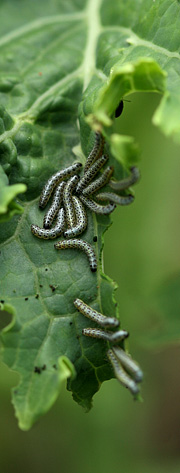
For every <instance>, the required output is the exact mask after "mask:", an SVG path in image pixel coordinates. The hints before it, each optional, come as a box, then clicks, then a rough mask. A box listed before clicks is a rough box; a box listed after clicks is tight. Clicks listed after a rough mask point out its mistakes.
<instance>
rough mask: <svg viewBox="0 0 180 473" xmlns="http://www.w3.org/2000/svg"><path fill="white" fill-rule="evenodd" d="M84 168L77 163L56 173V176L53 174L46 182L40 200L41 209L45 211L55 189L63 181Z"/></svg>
mask: <svg viewBox="0 0 180 473" xmlns="http://www.w3.org/2000/svg"><path fill="white" fill-rule="evenodd" d="M81 167H82V164H81V163H75V164H72V165H71V166H69V167H67V168H65V169H63V170H62V171H58V172H56V174H53V175H52V176H51V177H50V178H49V179H48V181H47V182H46V184H45V186H44V187H43V190H42V192H41V195H40V199H39V208H40V209H44V207H45V206H46V204H47V202H48V200H49V199H50V197H51V194H52V192H53V190H54V188H55V187H56V186H57V184H59V183H60V182H61V181H62V180H63V179H65V178H66V177H70V176H73V175H74V174H76V173H77V172H79V171H80V169H81Z"/></svg>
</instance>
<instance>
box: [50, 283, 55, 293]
mask: <svg viewBox="0 0 180 473" xmlns="http://www.w3.org/2000/svg"><path fill="white" fill-rule="evenodd" d="M49 287H50V288H51V290H52V292H54V291H55V290H56V287H55V286H52V284H49Z"/></svg>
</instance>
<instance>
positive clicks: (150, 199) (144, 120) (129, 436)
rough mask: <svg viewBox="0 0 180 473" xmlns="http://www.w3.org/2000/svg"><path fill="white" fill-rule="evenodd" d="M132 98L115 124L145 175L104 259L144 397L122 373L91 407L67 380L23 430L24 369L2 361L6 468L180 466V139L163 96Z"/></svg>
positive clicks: (1, 469) (87, 471)
mask: <svg viewBox="0 0 180 473" xmlns="http://www.w3.org/2000/svg"><path fill="white" fill-rule="evenodd" d="M128 98H129V97H128ZM130 100H131V102H125V109H124V112H123V114H122V116H121V117H120V118H119V119H118V120H117V121H116V127H117V128H118V129H119V130H120V131H121V132H122V133H123V134H128V135H132V136H135V139H136V140H137V142H138V143H139V144H140V147H141V150H142V154H141V158H142V159H141V162H140V170H141V176H142V177H141V181H140V182H139V184H138V185H136V187H135V191H136V199H135V202H134V204H133V205H132V206H129V207H125V208H123V207H122V208H121V207H119V208H118V209H116V211H115V212H114V213H113V217H112V218H113V225H112V226H111V228H110V229H109V231H108V232H107V233H106V236H105V248H104V265H105V272H106V273H107V274H108V275H109V276H110V277H112V279H114V280H115V281H117V283H118V286H119V288H118V289H117V291H116V299H117V301H118V304H119V310H120V315H121V321H122V327H123V328H125V329H128V330H129V331H130V339H129V349H130V352H131V354H132V356H133V357H134V358H135V359H137V360H138V362H139V363H140V364H141V366H142V368H143V371H144V382H143V386H142V395H143V399H144V401H143V402H142V403H138V402H134V401H133V399H132V397H131V395H130V393H129V392H127V391H126V390H125V389H124V388H122V387H121V385H120V384H119V383H118V382H117V381H116V380H114V379H113V380H111V381H108V382H105V383H104V384H103V385H102V387H101V389H100V391H99V392H98V393H97V394H96V396H95V398H94V407H93V409H92V410H91V411H90V412H89V413H88V414H85V413H84V412H83V410H82V409H81V408H80V407H79V406H78V405H77V404H75V402H74V401H73V400H72V397H71V394H70V393H69V392H67V391H66V389H65V387H64V389H63V390H62V392H61V393H60V396H59V399H58V401H57V402H56V404H55V405H54V407H53V408H52V409H51V411H50V412H49V413H48V414H47V415H46V416H45V417H44V418H42V419H40V421H39V422H38V423H37V424H36V425H35V426H34V427H33V428H32V430H31V431H30V432H21V431H20V430H19V429H18V427H17V421H16V419H15V417H14V412H13V407H12V405H11V401H10V398H11V396H10V388H11V387H12V386H14V385H15V384H17V382H18V377H17V376H16V374H14V373H11V372H10V371H8V369H7V368H6V367H5V366H4V365H3V364H1V365H0V379H1V381H0V423H1V429H0V473H11V472H13V473H16V472H18V473H20V472H22V471H23V472H26V473H32V472H35V473H36V472H38V473H49V472H51V473H56V472H61V473H65V472H73V473H92V472H93V473H109V472H113V473H115V472H125V473H166V472H170V473H179V472H180V406H179V397H180V396H179V393H180V380H179V366H180V363H179V362H180V347H179V342H178V340H179V332H180V310H179V309H180V296H179V293H180V291H179V284H180V276H179V274H180V271H179V270H180V185H179V177H180V147H179V146H177V145H175V144H174V143H173V142H172V140H170V139H167V138H165V137H164V136H163V135H162V134H161V132H160V131H158V130H157V129H156V128H155V127H154V126H153V125H152V123H151V119H152V115H153V112H154V110H155V109H156V107H157V105H158V103H159V100H160V96H159V95H157V94H135V95H132V96H131V97H130ZM178 296H179V299H178Z"/></svg>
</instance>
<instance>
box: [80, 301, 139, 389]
mask: <svg viewBox="0 0 180 473" xmlns="http://www.w3.org/2000/svg"><path fill="white" fill-rule="evenodd" d="M74 305H75V307H76V309H77V310H78V311H79V312H81V314H83V315H85V317H87V318H88V319H90V320H92V321H93V322H96V323H97V324H98V325H100V326H101V327H103V328H105V329H106V327H108V328H109V329H114V328H116V329H118V328H119V320H118V319H116V318H115V317H107V316H105V315H103V314H101V313H100V312H97V311H96V310H94V309H92V308H91V307H90V306H89V305H87V304H85V303H84V302H83V301H82V300H81V299H75V300H74ZM82 334H83V335H85V336H87V337H93V338H99V339H102V340H106V341H107V342H109V344H110V347H109V349H108V351H107V357H108V359H109V361H110V363H111V365H112V367H113V370H114V374H115V376H116V378H117V379H118V381H120V383H121V384H122V385H123V386H125V387H126V388H128V389H129V391H131V393H132V394H133V395H137V394H138V393H139V386H138V383H140V382H141V381H142V379H143V373H142V370H141V368H140V367H139V365H138V364H137V362H136V361H134V360H133V359H132V358H131V356H129V355H128V354H127V353H126V352H125V351H124V350H122V348H121V347H119V346H118V345H117V344H118V343H119V342H120V341H122V340H124V339H125V338H127V337H128V336H129V333H128V332H127V331H126V330H117V331H114V332H110V331H109V330H103V329H101V328H84V329H83V330H82Z"/></svg>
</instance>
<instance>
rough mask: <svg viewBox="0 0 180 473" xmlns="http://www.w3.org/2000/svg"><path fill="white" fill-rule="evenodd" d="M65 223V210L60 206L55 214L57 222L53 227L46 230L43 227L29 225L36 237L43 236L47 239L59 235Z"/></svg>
mask: <svg viewBox="0 0 180 473" xmlns="http://www.w3.org/2000/svg"><path fill="white" fill-rule="evenodd" d="M65 224H66V220H65V212H64V209H63V208H61V209H60V210H59V212H58V214H57V223H56V225H55V226H54V227H53V228H50V229H49V230H47V229H44V228H40V227H38V226H37V225H31V231H32V233H33V235H35V236H36V237H38V238H43V239H44V240H49V239H53V238H56V237H57V236H60V235H61V234H62V233H63V231H64V229H65Z"/></svg>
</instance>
